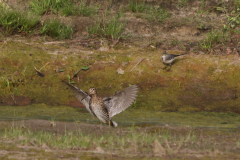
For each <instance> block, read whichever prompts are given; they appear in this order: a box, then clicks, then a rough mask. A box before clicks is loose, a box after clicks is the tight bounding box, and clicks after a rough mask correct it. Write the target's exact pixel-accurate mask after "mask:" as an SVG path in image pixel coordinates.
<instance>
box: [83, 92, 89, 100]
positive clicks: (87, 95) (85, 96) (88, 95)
mask: <svg viewBox="0 0 240 160" xmlns="http://www.w3.org/2000/svg"><path fill="white" fill-rule="evenodd" d="M87 96H89V93H88V94H87V95H86V96H84V97H83V98H82V99H81V101H82V100H84V99H85V98H86V97H87Z"/></svg>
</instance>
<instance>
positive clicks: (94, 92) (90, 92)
mask: <svg viewBox="0 0 240 160" xmlns="http://www.w3.org/2000/svg"><path fill="white" fill-rule="evenodd" d="M96 93H97V91H96V89H95V88H93V87H92V88H90V89H89V95H93V94H96Z"/></svg>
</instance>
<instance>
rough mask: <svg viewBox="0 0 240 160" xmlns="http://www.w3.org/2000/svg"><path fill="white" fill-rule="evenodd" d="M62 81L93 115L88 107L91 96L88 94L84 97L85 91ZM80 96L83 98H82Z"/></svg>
mask: <svg viewBox="0 0 240 160" xmlns="http://www.w3.org/2000/svg"><path fill="white" fill-rule="evenodd" d="M63 82H64V83H65V84H67V85H68V87H69V88H70V90H71V91H72V92H73V95H74V96H75V97H76V98H77V99H78V100H79V101H80V102H82V104H83V105H84V106H85V107H86V109H87V110H88V111H89V112H90V113H91V114H92V115H93V113H92V111H91V110H90V108H89V101H90V99H91V97H90V96H87V97H86V98H84V97H85V96H86V95H87V93H86V92H84V91H82V90H81V89H79V88H77V87H75V86H73V85H71V84H69V83H67V82H66V81H63ZM82 98H84V99H83V100H82Z"/></svg>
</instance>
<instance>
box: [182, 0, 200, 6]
mask: <svg viewBox="0 0 240 160" xmlns="http://www.w3.org/2000/svg"><path fill="white" fill-rule="evenodd" d="M201 2H203V1H201ZM187 3H188V0H178V6H179V7H184V6H186V5H187Z"/></svg>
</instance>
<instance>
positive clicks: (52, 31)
mask: <svg viewBox="0 0 240 160" xmlns="http://www.w3.org/2000/svg"><path fill="white" fill-rule="evenodd" d="M41 34H46V35H49V36H51V37H53V38H59V39H67V38H72V35H73V29H72V27H71V26H66V25H64V24H62V23H61V20H60V19H51V20H49V21H46V22H45V23H44V25H43V29H42V31H41Z"/></svg>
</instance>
